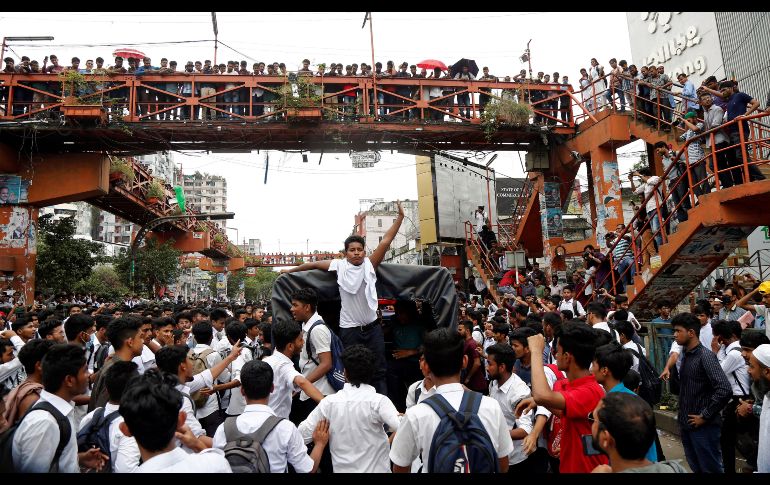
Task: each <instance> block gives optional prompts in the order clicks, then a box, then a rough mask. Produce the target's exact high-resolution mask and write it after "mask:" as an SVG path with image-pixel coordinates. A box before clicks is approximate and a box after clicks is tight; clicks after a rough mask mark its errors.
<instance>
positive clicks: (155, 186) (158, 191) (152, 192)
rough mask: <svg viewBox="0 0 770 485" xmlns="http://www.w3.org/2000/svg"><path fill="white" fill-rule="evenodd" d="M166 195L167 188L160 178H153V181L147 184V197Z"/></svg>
mask: <svg viewBox="0 0 770 485" xmlns="http://www.w3.org/2000/svg"><path fill="white" fill-rule="evenodd" d="M165 195H166V188H165V187H164V186H163V183H162V182H161V181H160V180H158V179H152V182H150V184H149V185H148V186H147V198H150V197H156V198H158V199H160V198H161V197H163V196H165Z"/></svg>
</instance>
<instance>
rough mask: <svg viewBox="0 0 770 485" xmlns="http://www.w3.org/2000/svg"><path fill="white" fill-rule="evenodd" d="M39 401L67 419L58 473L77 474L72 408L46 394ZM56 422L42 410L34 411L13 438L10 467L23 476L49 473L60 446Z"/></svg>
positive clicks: (41, 392) (75, 437)
mask: <svg viewBox="0 0 770 485" xmlns="http://www.w3.org/2000/svg"><path fill="white" fill-rule="evenodd" d="M40 401H47V402H49V403H51V404H52V405H53V406H54V407H55V408H56V409H58V410H59V412H61V413H62V414H63V415H64V416H66V417H67V419H69V422H70V429H71V430H72V432H71V433H70V441H69V443H68V444H67V446H65V447H64V450H63V451H62V454H61V456H60V457H59V473H79V472H80V466H79V465H78V442H77V434H78V433H77V429H78V428H77V426H76V425H75V421H74V406H73V405H72V403H71V402H68V401H65V400H64V399H62V398H60V397H59V396H57V395H55V394H51V393H50V392H48V391H46V390H42V391H40ZM59 436H60V435H59V426H58V424H57V423H56V418H54V417H53V415H52V414H51V413H49V412H48V411H45V410H42V409H41V410H33V411H31V412H30V413H29V414H28V415H27V416H25V417H24V419H23V420H22V422H21V424H20V425H19V427H18V428H16V433H15V434H14V435H13V451H12V453H13V465H14V468H15V469H16V470H17V471H19V472H22V473H48V470H49V469H50V467H51V462H52V461H53V457H54V455H55V454H56V447H57V446H58V444H59Z"/></svg>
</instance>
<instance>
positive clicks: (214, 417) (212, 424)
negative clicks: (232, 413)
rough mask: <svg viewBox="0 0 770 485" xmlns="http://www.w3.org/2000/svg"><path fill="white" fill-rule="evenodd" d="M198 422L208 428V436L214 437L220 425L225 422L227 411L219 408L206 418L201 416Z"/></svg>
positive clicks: (205, 428)
mask: <svg viewBox="0 0 770 485" xmlns="http://www.w3.org/2000/svg"><path fill="white" fill-rule="evenodd" d="M198 422H199V423H200V424H201V427H202V428H203V429H204V430H206V436H208V437H210V438H213V437H214V433H216V432H217V428H218V427H219V425H220V424H222V423H224V422H225V412H224V411H222V410H221V409H217V410H216V411H214V412H213V413H211V414H209V415H208V416H206V417H205V418H200V419H199V420H198Z"/></svg>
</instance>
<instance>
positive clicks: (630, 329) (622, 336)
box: [615, 320, 647, 372]
mask: <svg viewBox="0 0 770 485" xmlns="http://www.w3.org/2000/svg"><path fill="white" fill-rule="evenodd" d="M615 330H616V331H617V332H618V338H619V342H620V345H622V346H623V348H624V349H628V350H631V351H633V352H632V353H631V369H632V370H634V371H636V372H639V357H637V356H636V355H634V353H637V354H639V355H642V356H645V357H646V356H647V351H646V350H645V348H644V347H642V346H641V345H639V344H637V343H636V342H634V341H633V340H632V339H633V336H634V334H635V332H634V326H633V325H631V322H629V321H627V320H618V321H616V322H615Z"/></svg>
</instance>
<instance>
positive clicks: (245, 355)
mask: <svg viewBox="0 0 770 485" xmlns="http://www.w3.org/2000/svg"><path fill="white" fill-rule="evenodd" d="M251 359H252V356H251V351H250V350H243V351H242V352H241V353H240V354H238V358H237V359H235V360H234V361H233V363H232V364H231V365H230V367H231V368H232V372H231V373H230V380H233V381H236V380H237V381H240V379H241V369H243V366H244V365H246V362H248V361H250V360H251ZM245 408H246V398H245V397H244V396H243V393H242V392H241V388H240V387H234V388H233V389H232V392H231V393H230V402H229V403H228V404H227V414H229V415H230V416H237V415H238V414H241V413H242V412H243V410H244V409H245Z"/></svg>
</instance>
